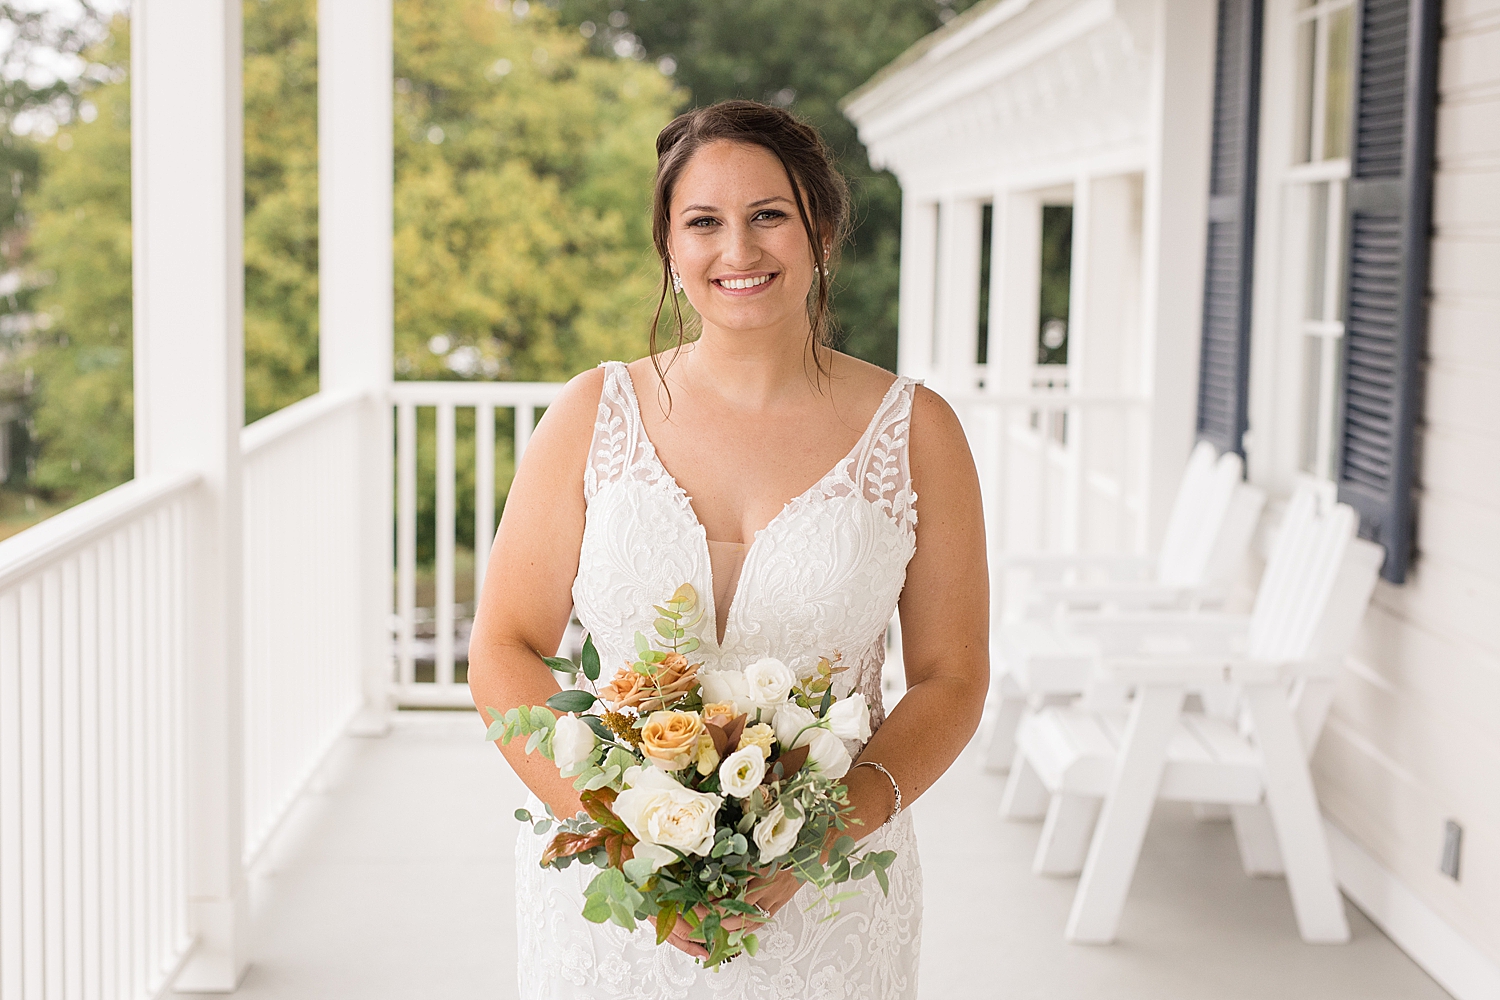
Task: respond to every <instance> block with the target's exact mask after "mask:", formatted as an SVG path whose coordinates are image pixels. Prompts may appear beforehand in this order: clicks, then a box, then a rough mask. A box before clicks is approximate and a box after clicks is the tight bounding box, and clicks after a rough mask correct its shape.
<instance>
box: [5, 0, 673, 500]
mask: <svg viewBox="0 0 1500 1000" xmlns="http://www.w3.org/2000/svg"><path fill="white" fill-rule="evenodd" d="M0 6H3V5H0ZM395 16H396V30H395V59H396V72H397V77H398V79H397V93H396V95H395V97H396V104H395V115H396V117H395V144H396V151H395V155H396V190H395V210H396V219H395V233H394V240H395V281H396V344H397V357H396V359H395V362H396V367H397V371H398V374H399V375H400V376H401V377H406V378H496V377H498V378H512V379H561V378H565V377H568V376H570V375H572V374H574V373H576V372H577V371H578V370H580V369H581V368H585V367H587V366H589V365H591V364H593V363H594V362H596V361H597V360H598V359H600V358H602V357H624V358H630V357H636V356H639V354H641V353H643V351H644V349H645V344H646V329H647V324H648V322H649V316H650V312H649V310H648V308H647V301H648V299H649V297H650V295H651V291H652V287H653V285H652V279H653V277H654V274H655V264H654V258H653V257H652V252H651V242H650V225H649V218H648V212H649V198H650V189H651V175H652V169H653V167H654V156H653V145H652V140H653V138H654V136H655V134H656V132H657V131H658V130H659V129H660V128H661V127H662V126H663V125H664V124H666V122H667V121H668V120H670V118H671V116H672V114H673V113H675V109H676V107H677V105H678V104H679V103H680V100H681V99H680V97H679V96H678V95H677V94H676V93H675V92H674V90H673V88H672V85H671V82H670V81H669V80H668V79H666V78H665V77H663V75H662V74H661V73H660V72H659V71H658V70H657V69H656V68H655V67H651V66H643V65H639V64H637V63H635V62H630V61H620V60H617V59H614V58H613V57H610V58H601V57H598V56H595V55H592V54H590V53H589V52H588V51H587V47H586V45H585V42H584V40H583V39H582V38H581V37H580V36H579V35H578V34H577V33H576V32H575V31H572V30H565V29H563V28H560V27H559V26H558V24H557V23H556V18H555V16H554V15H552V14H551V13H550V12H549V11H547V10H545V9H544V8H540V7H538V8H533V9H532V11H531V12H530V13H529V14H526V15H523V14H519V13H517V12H514V11H512V10H511V9H510V8H509V7H508V6H506V5H496V4H493V3H491V2H489V0H397V2H396V11H395ZM244 17H245V21H244V40H245V55H244V99H245V245H244V249H245V411H246V412H245V416H246V420H247V421H253V420H255V419H258V418H259V417H261V416H264V415H266V414H268V413H271V412H273V411H275V410H277V409H280V408H281V407H282V406H285V405H286V404H288V403H290V402H293V401H295V400H297V399H300V398H302V397H303V396H306V395H308V394H310V393H312V392H314V391H316V389H317V331H318V280H317V263H318V242H317V196H318V173H317V169H318V167H317V41H316V34H315V17H316V0H246V2H245V4H244ZM128 54H129V32H128V24H127V22H126V21H125V20H124V19H119V20H117V21H115V22H114V23H113V24H112V26H111V28H110V31H109V37H108V39H107V40H106V41H105V42H104V43H103V44H102V45H101V46H99V47H98V48H96V49H95V50H93V51H92V52H91V53H89V59H90V60H91V62H90V64H91V65H98V66H100V67H103V69H104V71H103V72H99V73H90V74H88V75H86V76H85V77H84V78H82V79H83V81H84V82H83V83H82V84H80V89H79V95H80V96H79V98H78V99H79V101H86V102H87V104H88V107H89V108H90V112H89V114H87V115H79V116H75V117H73V118H72V119H71V120H69V121H67V122H66V124H64V125H63V127H62V128H61V130H59V131H58V132H57V134H56V135H55V136H51V137H46V138H34V139H28V138H25V137H16V136H12V138H13V139H14V140H15V141H16V142H18V143H20V144H21V145H22V146H23V147H24V148H25V149H26V150H27V151H29V155H33V156H35V157H36V158H37V163H38V167H39V172H40V174H41V176H42V181H41V183H40V186H38V187H36V188H35V189H34V190H30V189H29V190H28V192H27V194H26V198H25V205H26V211H25V212H23V213H22V215H21V216H20V217H21V218H22V219H23V221H25V222H26V224H27V231H26V241H25V243H26V259H25V261H24V263H25V264H26V266H27V269H28V271H29V273H31V274H32V275H33V276H34V278H35V284H36V285H38V286H39V287H38V288H37V290H36V293H35V301H34V303H28V305H29V306H30V307H31V308H34V310H35V316H36V318H37V320H38V325H39V326H41V327H44V328H39V329H36V330H34V331H33V332H32V334H31V335H30V337H29V341H28V343H27V344H26V346H25V350H24V351H23V352H22V353H23V354H24V356H23V357H20V358H19V359H16V360H13V361H12V362H10V363H11V365H12V367H15V366H16V365H17V364H24V365H25V366H26V367H28V368H30V369H32V370H33V371H34V373H35V375H36V380H35V381H36V384H37V386H38V389H37V391H36V394H35V395H34V397H33V398H32V400H31V403H32V406H33V410H34V412H33V423H34V427H35V438H36V446H37V449H36V450H37V463H36V470H35V474H34V476H33V478H32V482H31V484H30V486H31V487H32V488H34V489H36V490H38V491H40V492H42V493H44V494H46V495H48V496H52V497H57V498H63V499H72V500H75V501H76V500H80V499H83V498H85V497H87V496H90V495H93V494H95V493H98V492H100V491H101V490H103V489H107V488H109V487H110V486H113V485H115V484H117V483H119V482H122V481H123V480H125V479H128V478H129V477H130V475H131V467H132V458H131V455H132V447H131V445H132V441H131V438H132V420H131V355H130V343H131V339H130V338H131V326H130V321H131V301H130V292H131V272H130V254H131V245H130V121H129V113H130V96H129V81H128V80H127V79H125V72H124V71H125V68H126V67H127V66H128V61H129V60H128ZM69 93H71V91H70V92H69ZM49 99H50V98H49ZM503 430H504V428H502V431H503ZM501 464H502V469H504V467H505V465H506V463H503V462H502V463H501ZM465 494H467V495H472V494H471V491H468V490H465V491H464V492H463V493H461V494H460V495H465Z"/></svg>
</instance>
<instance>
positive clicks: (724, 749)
mask: <svg viewBox="0 0 1500 1000" xmlns="http://www.w3.org/2000/svg"><path fill="white" fill-rule="evenodd" d="M749 718H750V717H749V716H748V715H737V716H735V717H734V718H732V719H731V718H726V717H725V716H723V715H713V716H709V717H708V719H707V721H706V722H705V723H704V728H705V729H707V730H708V735H709V736H711V737H713V741H714V750H715V752H717V753H718V755H719V756H720V757H724V756H726V755H727V754H728V752H729V751H730V750H733V749H734V748H735V747H737V746H739V742H740V734H741V733H743V732H744V731H745V721H746V720H747V719H749Z"/></svg>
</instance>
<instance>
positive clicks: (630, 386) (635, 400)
mask: <svg viewBox="0 0 1500 1000" xmlns="http://www.w3.org/2000/svg"><path fill="white" fill-rule="evenodd" d="M616 363H617V364H620V367H621V368H622V369H623V370H622V371H621V382H622V383H623V385H624V389H625V396H626V399H627V401H628V403H629V405H630V408H631V410H632V411H633V413H632V416H634V417H635V420H636V425H637V426H638V427H639V428H640V436H641V444H642V445H643V450H644V452H645V454H646V457H647V459H648V460H649V461H650V462H652V463H654V464H655V466H656V471H657V472H658V473H660V475H661V482H663V483H664V484H665V485H666V486H667V488H668V489H669V490H670V491H671V492H672V494H673V496H675V497H676V498H677V501H678V504H679V505H680V506H681V508H682V509H683V510H684V511H685V512H686V513H687V515H688V517H690V518H691V519H692V521H693V527H694V528H695V529H696V534H697V536H698V538H699V540H700V543H701V545H702V550H701V554H702V556H703V558H704V563H705V565H706V566H707V567H708V571H709V584H710V586H709V588H708V593H707V594H706V595H703V596H704V599H705V600H706V601H707V602H708V606H707V607H706V609H705V611H704V619H705V620H706V621H708V622H710V623H711V624H710V626H709V630H708V631H709V638H710V639H712V641H713V644H714V648H715V649H718V650H723V649H725V648H727V647H728V645H729V643H728V639H729V630H730V629H731V628H733V626H734V613H735V611H736V610H737V609H738V606H739V604H740V588H739V581H740V580H743V579H744V577H745V570H746V568H747V567H749V566H750V565H751V561H752V560H753V559H754V557H755V555H756V551H757V545H758V543H759V542H760V539H761V536H763V535H764V534H765V533H766V532H768V531H770V530H771V529H772V528H774V527H776V526H777V525H778V524H780V523H781V522H782V521H783V520H785V519H786V518H787V516H788V515H789V514H790V513H791V512H792V511H793V510H794V509H795V508H796V507H798V506H800V505H801V504H802V503H803V502H805V501H806V500H807V499H808V498H809V497H811V496H813V495H814V494H815V493H816V492H817V491H818V490H819V489H821V488H822V487H823V485H824V484H825V483H827V482H828V480H829V479H831V478H832V477H834V476H836V475H837V474H838V472H839V470H840V469H841V468H843V467H844V466H845V465H846V464H847V463H849V462H850V461H852V460H854V459H856V458H858V456H859V455H860V454H861V452H863V451H864V450H865V448H866V446H867V444H868V439H869V437H870V435H871V434H872V433H873V432H874V430H875V428H876V426H877V425H878V424H879V423H880V418H881V414H883V413H885V411H886V408H887V407H889V406H890V404H891V400H892V399H893V398H894V397H895V396H896V395H897V393H898V392H899V391H900V389H901V386H902V385H903V384H904V383H905V382H906V381H907V380H906V379H903V378H901V377H900V376H897V377H896V378H894V379H892V381H891V384H890V385H889V386H888V387H887V388H886V390H885V393H884V394H883V395H882V396H881V397H880V403H879V404H878V405H877V406H876V407H875V412H874V413H872V414H871V415H870V420H869V422H868V423H867V424H866V425H865V429H864V431H863V432H862V433H861V434H860V436H859V439H858V440H857V441H855V442H854V446H853V447H851V448H850V449H849V450H848V451H847V452H845V453H844V456H843V457H842V458H840V459H839V460H838V461H836V462H834V463H833V465H832V466H831V467H830V468H829V470H828V471H827V472H825V473H823V475H822V476H820V477H819V478H818V480H817V482H815V483H813V484H812V485H811V486H809V487H808V488H807V489H805V490H803V491H802V492H801V493H798V494H797V495H796V496H794V497H792V498H791V499H790V500H788V501H787V502H786V503H784V504H782V505H781V509H780V510H778V511H777V512H776V514H775V515H774V516H773V517H772V518H771V519H770V520H769V521H767V522H766V524H765V526H764V527H762V528H760V529H759V530H757V531H756V532H755V533H754V534H753V535H752V536H751V538H750V541H748V542H740V543H722V542H717V541H716V542H714V543H713V544H720V545H722V544H741V545H744V546H745V550H744V553H743V555H742V557H741V558H740V560H739V565H738V566H737V567H736V568H735V575H736V579H735V582H734V584H733V585H730V586H725V587H724V588H722V589H724V590H725V591H727V593H728V595H729V604H728V609H727V610H726V612H725V615H724V630H723V634H722V635H721V634H720V632H719V624H718V618H719V607H718V603H719V602H718V596H719V595H718V593H717V592H718V591H719V590H720V589H721V587H720V584H719V581H718V580H717V579H715V576H714V568H715V567H714V558H713V547H712V545H711V544H710V542H709V538H708V529H707V528H705V527H704V526H703V521H702V520H701V519H699V517H698V511H697V509H696V508H694V507H693V498H692V497H691V496H689V495H688V492H687V491H686V490H684V489H683V488H682V484H681V483H679V482H678V481H677V477H676V476H674V475H672V471H671V470H670V469H668V468H667V466H666V463H665V462H663V461H662V460H661V455H660V453H658V452H657V450H656V443H655V442H654V441H652V440H651V435H650V434H649V433H648V432H647V431H646V421H645V418H644V417H643V416H642V415H641V401H640V397H639V396H638V395H637V394H636V391H635V379H634V377H633V376H632V375H631V374H630V367H629V365H626V364H624V363H623V362H616ZM722 561H723V559H722V557H721V562H722Z"/></svg>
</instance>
